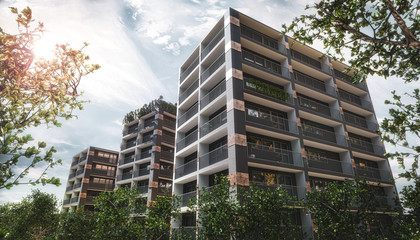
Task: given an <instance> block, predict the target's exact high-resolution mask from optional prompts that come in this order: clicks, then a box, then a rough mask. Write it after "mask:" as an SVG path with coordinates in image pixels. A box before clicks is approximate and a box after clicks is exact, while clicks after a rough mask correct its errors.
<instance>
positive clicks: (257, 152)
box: [248, 143, 303, 167]
mask: <svg viewBox="0 0 420 240" xmlns="http://www.w3.org/2000/svg"><path fill="white" fill-rule="evenodd" d="M248 158H252V159H259V160H265V161H271V162H276V163H282V164H288V165H294V166H299V167H303V163H302V161H301V159H302V154H301V153H300V152H292V151H289V150H286V149H281V148H275V147H271V146H265V145H261V144H255V143H248Z"/></svg>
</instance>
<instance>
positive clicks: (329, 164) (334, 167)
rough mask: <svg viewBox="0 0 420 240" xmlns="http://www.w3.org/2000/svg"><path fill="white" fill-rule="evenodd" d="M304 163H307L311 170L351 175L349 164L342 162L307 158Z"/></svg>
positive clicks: (321, 158) (322, 158)
mask: <svg viewBox="0 0 420 240" xmlns="http://www.w3.org/2000/svg"><path fill="white" fill-rule="evenodd" d="M305 161H306V162H307V164H308V167H309V168H312V169H321V170H324V171H328V172H334V173H344V174H348V175H352V174H353V172H352V165H351V163H346V162H342V161H340V160H337V159H331V158H325V157H319V158H312V157H308V158H306V159H305Z"/></svg>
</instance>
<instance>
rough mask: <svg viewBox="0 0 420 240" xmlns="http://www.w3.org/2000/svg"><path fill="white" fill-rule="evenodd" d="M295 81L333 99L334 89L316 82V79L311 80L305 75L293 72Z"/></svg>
mask: <svg viewBox="0 0 420 240" xmlns="http://www.w3.org/2000/svg"><path fill="white" fill-rule="evenodd" d="M294 76H295V80H296V81H298V82H300V83H302V84H303V85H305V86H308V87H310V88H312V89H315V90H317V91H321V92H323V93H327V94H328V95H330V96H333V97H335V96H336V92H335V88H333V87H331V86H328V85H327V84H326V83H325V82H323V81H321V80H318V79H316V78H313V77H311V76H308V75H306V74H303V73H301V72H298V71H296V70H295V71H294Z"/></svg>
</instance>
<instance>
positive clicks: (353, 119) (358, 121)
mask: <svg viewBox="0 0 420 240" xmlns="http://www.w3.org/2000/svg"><path fill="white" fill-rule="evenodd" d="M344 120H345V121H346V122H347V123H350V124H352V125H355V126H358V127H361V128H365V129H368V130H370V131H373V132H375V131H378V124H377V123H376V122H373V121H367V120H366V119H365V118H362V117H359V116H356V115H353V114H350V113H347V112H344Z"/></svg>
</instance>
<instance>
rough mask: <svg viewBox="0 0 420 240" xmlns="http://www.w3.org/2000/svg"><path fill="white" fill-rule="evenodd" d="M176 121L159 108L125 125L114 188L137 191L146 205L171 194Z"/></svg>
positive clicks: (171, 115)
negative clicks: (159, 196)
mask: <svg viewBox="0 0 420 240" xmlns="http://www.w3.org/2000/svg"><path fill="white" fill-rule="evenodd" d="M173 110H174V111H176V109H175V108H174V109H173ZM175 119H176V116H175V115H174V114H172V113H170V112H167V111H165V110H164V109H162V108H159V109H157V110H153V111H151V112H149V113H146V114H144V115H141V116H139V117H138V118H137V119H135V120H133V121H131V122H129V123H126V124H124V128H123V137H122V141H121V151H120V155H119V159H120V160H119V161H118V168H117V182H116V185H117V187H124V186H127V187H130V188H132V189H133V188H136V189H138V191H139V192H140V194H141V197H142V198H144V200H145V202H146V201H148V202H150V201H153V200H154V199H155V198H156V197H157V196H158V195H162V194H164V193H165V192H169V193H171V192H172V175H173V159H174V148H175V146H174V145H175Z"/></svg>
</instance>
